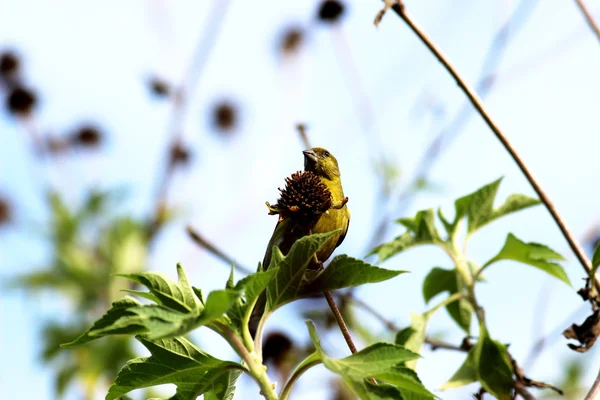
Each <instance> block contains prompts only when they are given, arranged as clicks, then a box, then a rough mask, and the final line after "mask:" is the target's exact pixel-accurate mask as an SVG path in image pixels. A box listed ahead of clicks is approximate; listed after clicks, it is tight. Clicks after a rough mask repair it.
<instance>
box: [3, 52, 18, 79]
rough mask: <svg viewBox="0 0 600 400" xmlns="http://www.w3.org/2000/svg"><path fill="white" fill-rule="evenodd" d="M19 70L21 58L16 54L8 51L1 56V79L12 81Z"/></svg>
mask: <svg viewBox="0 0 600 400" xmlns="http://www.w3.org/2000/svg"><path fill="white" fill-rule="evenodd" d="M18 70H19V58H18V57H17V55H16V54H14V53H13V52H10V51H6V52H4V53H2V54H0V77H2V79H11V78H12V77H13V76H14V75H15V74H16V73H17V72H18Z"/></svg>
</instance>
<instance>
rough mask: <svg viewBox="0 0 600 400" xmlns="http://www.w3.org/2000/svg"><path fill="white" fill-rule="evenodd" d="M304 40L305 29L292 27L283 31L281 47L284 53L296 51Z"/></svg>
mask: <svg viewBox="0 0 600 400" xmlns="http://www.w3.org/2000/svg"><path fill="white" fill-rule="evenodd" d="M303 42H304V31H303V30H302V29H301V28H298V27H290V28H288V29H286V30H285V32H283V36H282V38H281V42H280V45H279V48H280V49H281V52H282V53H284V54H292V53H295V52H296V51H297V50H298V49H299V48H300V46H302V43H303Z"/></svg>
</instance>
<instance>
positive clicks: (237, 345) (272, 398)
mask: <svg viewBox="0 0 600 400" xmlns="http://www.w3.org/2000/svg"><path fill="white" fill-rule="evenodd" d="M214 326H215V327H216V328H218V330H219V333H220V334H221V335H222V336H223V337H224V338H225V340H227V342H228V343H229V344H230V345H231V347H233V349H234V350H235V351H236V352H237V353H238V355H239V356H240V357H241V358H242V360H244V362H245V363H246V365H247V366H248V372H249V373H250V376H251V377H252V379H254V381H256V383H257V384H258V386H259V387H260V394H261V395H263V396H264V398H265V399H267V400H278V397H277V394H276V393H275V385H273V384H272V383H271V381H270V380H269V376H268V375H267V367H266V366H264V365H263V364H262V363H261V362H259V361H258V360H257V358H256V356H255V354H254V352H252V353H250V352H249V351H248V349H246V346H244V344H243V343H242V340H241V339H240V337H239V336H238V335H236V334H235V333H234V332H233V331H232V330H231V329H229V328H228V327H227V326H225V325H223V324H221V323H218V322H217V323H215V324H214Z"/></svg>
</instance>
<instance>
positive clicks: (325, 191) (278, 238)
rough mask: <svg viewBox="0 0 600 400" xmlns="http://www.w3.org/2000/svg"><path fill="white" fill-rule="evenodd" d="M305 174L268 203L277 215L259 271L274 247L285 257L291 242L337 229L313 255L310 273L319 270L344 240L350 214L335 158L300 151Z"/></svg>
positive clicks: (261, 303) (257, 314) (258, 312)
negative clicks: (273, 203) (272, 201)
mask: <svg viewBox="0 0 600 400" xmlns="http://www.w3.org/2000/svg"><path fill="white" fill-rule="evenodd" d="M303 154H304V172H298V173H295V174H292V176H291V177H290V178H287V179H286V187H285V189H284V190H281V189H279V190H280V192H281V196H280V199H279V200H278V202H277V204H275V205H274V206H271V205H270V204H269V203H267V207H268V208H269V214H279V221H278V222H277V225H276V226H275V231H274V232H273V235H272V236H271V239H270V240H269V244H268V245H267V250H266V252H265V256H264V258H263V263H262V268H263V269H267V268H268V267H269V264H270V262H271V254H272V251H273V246H277V247H278V248H279V249H280V250H281V252H282V253H283V254H284V255H285V254H287V253H288V252H289V250H290V248H291V247H292V245H293V244H294V242H295V241H296V240H298V239H300V238H301V237H303V236H306V235H309V234H311V233H312V234H315V233H327V232H331V231H335V230H337V229H339V230H340V231H339V232H338V233H336V234H334V235H333V237H331V239H329V240H328V241H327V242H326V243H325V245H323V247H321V248H320V249H319V250H318V251H317V253H316V254H315V256H316V257H315V258H316V260H315V262H313V263H312V264H311V265H309V267H308V268H310V269H319V268H320V267H321V265H322V263H323V262H325V261H326V260H327V259H328V258H329V257H330V256H331V254H332V253H333V251H334V250H335V249H336V247H338V246H339V245H340V244H341V243H342V242H343V240H344V238H345V237H346V232H347V231H348V225H349V224H350V211H349V210H348V207H347V206H346V203H347V202H348V198H347V197H345V196H344V190H343V188H342V180H341V174H340V170H339V167H338V162H337V160H336V159H335V157H334V156H333V155H332V154H331V153H330V152H329V151H328V150H326V149H324V148H321V147H314V148H312V149H310V150H305V151H303ZM265 304H266V296H265V294H264V293H263V294H262V295H261V296H260V297H259V299H258V300H257V303H256V306H255V307H254V310H253V313H252V316H251V318H250V322H249V328H250V333H251V334H252V336H255V334H256V329H257V326H258V323H259V321H260V318H261V317H262V314H263V313H264V309H265Z"/></svg>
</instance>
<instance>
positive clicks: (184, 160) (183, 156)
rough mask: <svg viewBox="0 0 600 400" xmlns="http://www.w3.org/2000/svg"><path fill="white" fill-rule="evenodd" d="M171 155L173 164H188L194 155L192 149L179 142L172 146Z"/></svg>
mask: <svg viewBox="0 0 600 400" xmlns="http://www.w3.org/2000/svg"><path fill="white" fill-rule="evenodd" d="M170 157H171V158H170V163H171V165H186V164H188V163H189V162H190V159H191V157H192V156H191V154H190V151H189V150H188V149H187V148H186V147H185V146H184V145H182V144H181V143H179V142H178V143H175V144H174V145H173V147H171V155H170Z"/></svg>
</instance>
